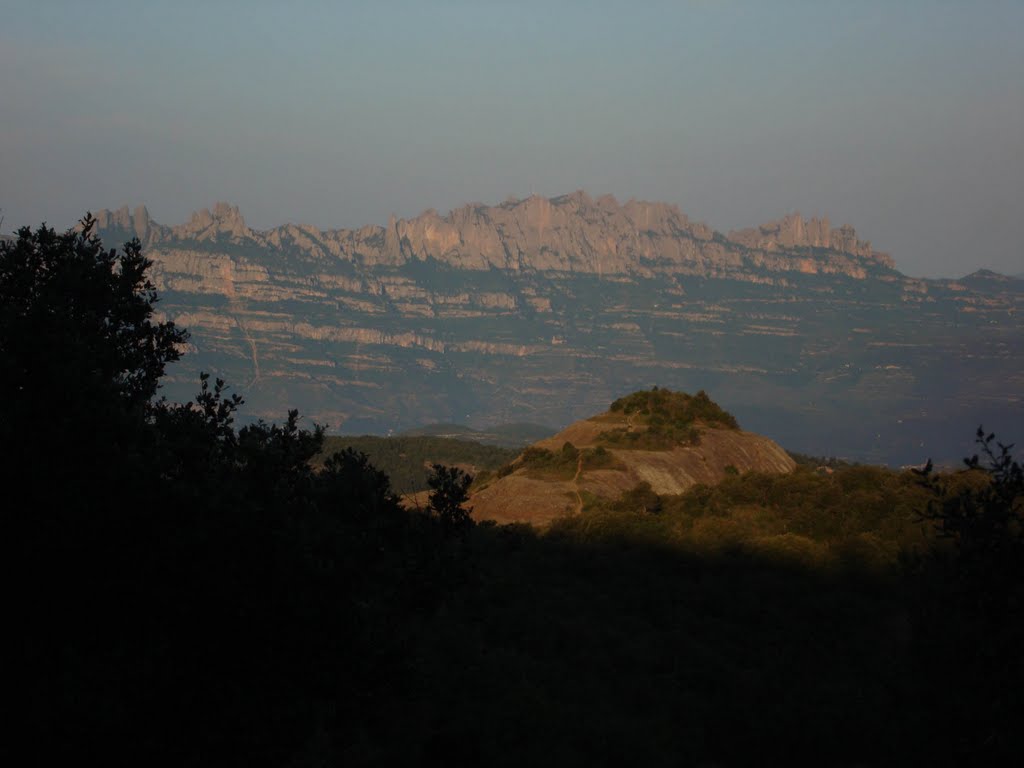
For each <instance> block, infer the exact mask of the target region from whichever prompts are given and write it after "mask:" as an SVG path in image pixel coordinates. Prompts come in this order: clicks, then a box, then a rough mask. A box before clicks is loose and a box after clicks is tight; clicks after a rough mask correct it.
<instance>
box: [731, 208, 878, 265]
mask: <svg viewBox="0 0 1024 768" xmlns="http://www.w3.org/2000/svg"><path fill="white" fill-rule="evenodd" d="M729 239H730V240H731V241H733V242H735V243H739V244H740V245H743V246H745V247H747V248H753V249H756V250H762V251H778V250H783V249H786V248H800V247H810V248H824V249H826V250H832V251H837V252H839V253H844V254H850V255H853V256H859V257H861V258H863V259H869V260H872V261H876V262H878V263H879V264H883V265H885V266H887V267H892V266H893V262H892V259H891V258H890V257H889V255H888V254H885V253H879V252H877V251H874V250H872V249H871V243H869V242H867V241H862V240H858V239H857V233H856V231H855V230H854V228H853V227H851V226H849V225H844V226H842V227H836V228H835V229H833V228H832V226H831V224H829V220H828V216H825V217H824V218H822V219H817V218H812V219H810V220H808V221H804V218H803V216H801V215H800V214H799V213H791V214H789V215H788V216H784V217H783V218H781V219H779V220H778V221H772V222H769V223H767V224H762V225H761V226H760V227H758V228H756V229H740V230H736V231H733V232H730V233H729Z"/></svg>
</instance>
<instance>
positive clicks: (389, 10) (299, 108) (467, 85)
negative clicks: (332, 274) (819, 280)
mask: <svg viewBox="0 0 1024 768" xmlns="http://www.w3.org/2000/svg"><path fill="white" fill-rule="evenodd" d="M1022 40H1024V2H1020V1H1019V0H1017V1H1016V2H999V0H986V1H985V2H977V0H975V1H974V2H943V1H942V0H930V1H928V2H913V1H910V0H905V1H904V0H901V1H900V2H894V1H893V0H889V2H871V1H869V0H858V2H848V1H847V2H830V1H828V0H817V1H816V2H810V1H808V2H790V1H786V0H775V1H772V2H766V1H765V0H758V1H756V2H730V1H729V0H718V1H716V0H704V1H703V2H698V1H697V0H693V1H692V2H682V1H681V0H680V1H677V2H639V1H638V0H634V2H617V1H615V0H592V1H591V2H571V1H564V2H555V0H548V2H532V1H529V0H520V1H519V2H487V1H486V0H438V1H437V2H428V1H427V0H418V1H416V2H412V1H408V2H403V1H400V0H374V1H373V2H348V3H345V2H290V3H287V4H286V3H277V2H275V3H266V2H260V1H257V0H249V1H248V2H244V3H243V2H231V3H228V2H217V0H204V1H203V2H191V1H186V0H177V2H174V3H155V2H154V3H150V2H138V0H135V2H117V1H115V0H94V1H93V2H81V1H80V0H73V1H71V2H56V1H54V2H48V1H47V0H30V1H25V2H19V1H17V0H15V2H11V1H10V0H2V1H0V208H2V209H3V215H4V216H5V217H6V221H5V222H4V225H3V229H4V231H10V230H11V229H12V227H14V226H16V225H20V224H29V223H32V224H35V223H38V222H39V221H42V220H44V219H45V220H46V221H48V222H49V223H50V224H52V225H54V226H59V227H63V226H68V225H70V224H71V223H73V222H74V221H75V220H76V219H77V218H78V217H79V216H81V215H82V213H84V211H85V210H86V209H93V210H95V209H97V208H103V207H117V206H120V205H122V204H125V203H127V204H129V205H136V204H139V203H145V204H147V205H148V206H149V209H150V213H151V214H152V215H153V217H154V218H155V219H156V220H158V221H160V222H163V223H167V224H174V223H178V222H181V221H183V220H185V218H186V217H187V216H188V214H189V213H190V212H191V211H192V210H194V209H196V208H201V207H205V206H208V205H211V204H212V203H213V202H214V201H216V200H227V201H230V202H233V203H236V204H238V205H239V206H240V207H241V209H242V213H243V214H244V215H245V216H246V218H247V220H248V222H249V223H250V225H252V226H255V227H257V228H267V227H271V226H276V225H278V224H282V223H285V222H288V221H294V222H301V223H309V224H315V225H317V226H320V227H324V228H327V227H336V226H359V225H362V224H369V223H376V224H383V223H384V222H385V221H386V220H387V217H388V215H389V214H390V213H392V212H394V213H396V214H398V215H399V216H411V215H415V214H417V213H419V212H420V211H422V210H423V209H425V208H437V209H438V210H441V211H445V210H447V209H449V208H451V207H453V206H457V205H460V204H462V203H465V202H477V201H479V202H486V203H497V202H501V201H502V200H504V199H505V198H506V197H508V196H510V195H514V196H525V195H527V194H530V193H531V192H536V193H539V194H544V195H556V194H562V193H565V192H570V191H573V190H575V189H579V188H583V189H586V190H587V191H589V192H591V193H592V194H594V195H597V194H602V193H605V192H610V193H612V194H614V195H616V196H617V197H618V198H619V199H620V200H626V199H628V198H629V197H638V198H645V199H650V200H664V201H668V202H674V203H678V204H679V205H680V207H681V208H682V209H683V211H684V212H686V213H688V214H689V215H690V216H691V217H692V218H696V219H701V220H704V221H707V222H708V223H709V224H711V225H712V226H714V227H716V228H718V229H722V230H727V229H730V228H734V227H741V226H753V225H755V224H758V223H761V222H763V221H767V220H770V219H774V218H777V217H779V216H781V215H783V214H785V213H787V212H790V211H794V210H799V211H800V212H801V213H803V214H805V215H820V214H827V215H829V216H830V218H831V219H832V221H833V223H834V224H842V223H849V224H853V225H854V226H855V227H857V229H858V232H859V233H860V235H861V237H863V238H867V239H870V240H871V241H872V242H873V244H874V245H875V247H876V248H879V249H881V250H886V251H889V252H890V253H892V255H893V256H894V258H895V259H896V262H897V266H898V267H899V268H901V269H902V270H903V271H905V272H908V273H910V274H913V275H928V276H933V275H948V276H958V275H962V274H965V273H967V272H969V271H972V270H974V269H976V268H978V267H990V268H994V269H998V270H1000V271H1004V272H1013V273H1016V272H1024V238H1022V237H1021V234H1020V232H1021V228H1022V224H1024V42H1022Z"/></svg>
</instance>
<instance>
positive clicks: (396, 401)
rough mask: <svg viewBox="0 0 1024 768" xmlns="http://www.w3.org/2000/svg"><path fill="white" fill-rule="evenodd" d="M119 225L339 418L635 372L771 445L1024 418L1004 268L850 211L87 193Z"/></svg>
mask: <svg viewBox="0 0 1024 768" xmlns="http://www.w3.org/2000/svg"><path fill="white" fill-rule="evenodd" d="M96 218H97V220H98V223H99V227H100V234H101V235H102V236H103V238H104V240H105V241H106V242H107V243H108V244H111V245H116V244H120V243H121V242H123V241H124V240H126V239H128V238H131V237H138V238H139V239H140V240H141V241H142V243H143V245H144V247H145V250H146V253H147V254H148V256H149V257H150V258H151V259H153V261H154V268H153V275H154V278H155V282H156V284H157V288H158V289H159V291H160V296H161V299H162V301H161V304H160V309H161V310H162V311H163V313H164V314H165V316H166V317H169V318H170V319H173V320H174V321H175V322H177V323H178V324H180V325H183V326H185V327H187V328H189V329H190V330H191V331H192V339H191V345H192V346H191V349H190V350H189V351H190V354H188V355H186V356H185V358H184V360H185V362H184V363H182V364H180V365H178V366H175V367H173V368H172V369H171V370H170V372H169V373H170V377H169V379H168V381H167V384H166V387H165V393H166V394H168V396H170V397H172V398H174V397H181V398H184V397H188V396H190V395H191V393H192V392H193V390H194V388H195V381H196V377H197V374H198V372H199V371H200V370H210V371H213V372H214V373H216V374H218V375H222V376H223V377H224V378H226V379H227V380H228V381H231V382H234V383H235V384H236V385H237V386H238V387H239V389H241V390H242V391H244V392H245V393H246V398H247V401H248V410H249V411H250V412H252V413H255V414H257V415H260V416H264V417H267V418H272V417H274V416H275V415H277V414H279V413H281V412H282V411H283V409H285V408H287V407H292V406H294V407H298V408H299V409H300V411H301V412H302V413H303V414H304V415H305V416H306V417H307V418H309V419H311V420H315V421H317V422H319V423H326V424H328V425H329V427H330V428H331V429H334V430H337V429H342V430H344V431H345V432H347V433H357V432H371V433H378V434H380V433H386V432H388V431H389V430H394V431H396V432H398V431H401V430H405V429H410V428H415V427H418V426H420V425H422V424H424V423H428V422H443V423H454V424H462V425H469V426H471V427H473V428H474V429H478V430H484V431H486V430H487V429H489V428H491V427H493V426H495V425H499V424H504V423H510V422H531V423H538V424H545V425H549V426H550V427H552V428H557V427H558V426H559V425H564V424H568V423H571V422H573V421H576V420H579V419H582V418H586V417H587V416H588V415H590V414H593V413H595V412H597V411H599V410H600V409H601V408H603V407H604V405H605V404H607V403H608V402H609V401H610V400H612V399H613V398H614V397H616V396H617V394H618V393H621V392H624V391H625V392H628V391H633V390H636V389H646V388H648V387H650V386H651V385H652V384H658V385H661V386H667V387H670V388H673V389H681V390H686V391H691V392H693V391H697V390H699V389H706V390H708V391H713V392H714V393H715V396H716V398H717V399H718V400H720V402H722V403H723V404H724V405H726V406H727V407H728V408H729V410H730V411H731V412H733V413H735V414H736V415H737V417H738V418H740V419H741V420H742V422H743V423H744V424H745V425H746V426H748V427H749V428H751V429H753V430H755V431H756V432H759V433H762V434H769V435H771V436H772V437H773V438H774V439H776V440H778V441H780V442H781V443H782V444H784V445H785V446H786V447H787V448H789V449H791V450H796V451H802V452H806V453H810V454H814V455H841V456H845V457H847V458H851V459H857V460H862V461H876V462H888V463H893V464H900V463H919V462H921V461H922V460H923V459H924V458H926V457H927V456H932V457H934V458H936V459H940V460H941V459H946V458H953V459H958V458H959V457H960V456H962V455H965V453H967V452H968V451H969V450H970V443H969V440H970V436H971V435H972V434H973V433H974V430H975V428H976V427H977V425H978V424H979V423H985V424H996V423H999V424H1005V425H1007V426H1008V429H1007V434H1008V436H1010V435H1016V434H1020V432H1021V431H1022V430H1021V427H1022V426H1024V402H1022V400H1021V395H1020V392H1022V391H1024V345H1022V344H1021V343H1020V340H1021V338H1022V337H1024V319H1022V318H1024V313H1022V312H1021V310H1022V308H1024V288H1022V284H1021V282H1020V281H1016V280H996V279H991V278H989V277H987V276H978V275H972V276H970V277H968V278H964V279H962V280H926V279H917V278H911V277H907V276H905V275H903V274H901V273H900V272H899V271H897V270H896V269H895V268H894V263H893V261H892V259H891V258H890V257H889V256H887V255H885V254H883V253H879V252H878V251H876V250H875V249H874V248H873V247H872V246H871V244H870V243H868V242H866V241H863V240H861V239H860V238H859V236H858V235H857V233H856V232H855V231H854V230H853V229H852V228H851V227H848V226H840V227H834V226H832V224H831V223H830V222H829V221H828V220H827V219H815V218H812V219H805V218H803V217H802V216H800V215H799V214H791V215H788V216H786V217H784V218H783V219H781V220H779V221H776V222H771V223H768V224H765V225H762V226H760V227H756V228H752V229H744V230H737V231H734V232H729V233H721V232H716V231H715V230H713V229H711V228H710V227H709V226H707V225H706V224H702V223H699V222H693V221H691V220H690V219H688V218H687V217H686V216H685V215H684V214H683V213H682V212H680V211H679V209H678V208H676V207H675V206H672V205H667V204H664V203H651V202H641V201H636V200H630V201H628V202H626V203H623V204H620V203H619V202H618V201H616V200H615V199H614V198H613V197H611V196H604V197H599V198H597V199H592V198H591V197H589V196H588V195H587V194H586V193H583V192H577V193H574V194H571V195H565V196H562V197H555V198H551V199H547V198H542V197H538V196H532V197H529V198H526V199H523V200H509V201H508V202H506V203H503V204H501V205H496V206H487V205H481V204H474V205H467V206H463V207H461V208H457V209H455V210H453V211H451V212H450V213H449V214H447V215H446V216H442V215H440V214H438V213H437V212H435V211H427V212H425V213H423V214H421V215H420V216H417V217H415V218H412V219H395V218H393V219H392V220H391V221H389V222H388V224H387V226H384V227H380V226H367V227H362V228H360V229H339V230H327V231H324V230H320V229H317V228H314V227H309V226H299V225H294V224H287V225H284V226H281V227H277V228H274V229H270V230H265V231H258V230H254V229H252V228H250V227H249V226H248V225H247V224H246V223H245V220H244V218H243V217H242V215H241V213H240V212H239V210H238V209H237V208H235V207H233V206H230V205H227V204H223V203H219V204H217V205H216V206H214V208H213V209H212V210H202V211H199V212H197V213H196V214H194V215H193V216H192V218H191V219H190V221H189V222H187V223H185V224H182V225H179V226H174V227H169V226H165V225H162V224H159V223H157V222H154V221H153V220H152V219H151V217H150V215H149V213H148V211H147V210H146V209H145V208H144V207H140V208H136V209H135V210H134V211H129V209H128V208H122V209H121V210H119V211H113V212H111V211H100V212H99V213H98V214H97V216H96Z"/></svg>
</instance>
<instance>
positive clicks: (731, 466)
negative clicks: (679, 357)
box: [470, 388, 796, 526]
mask: <svg viewBox="0 0 1024 768" xmlns="http://www.w3.org/2000/svg"><path fill="white" fill-rule="evenodd" d="M795 467H796V462H795V461H794V460H793V459H792V458H791V457H790V456H789V454H788V453H786V451H784V450H783V449H782V448H781V447H779V446H778V445H777V444H776V443H775V442H773V441H772V440H769V439H768V438H766V437H762V436H760V435H755V434H753V433H751V432H744V431H742V430H741V429H740V428H739V425H738V424H737V423H736V420H735V419H734V418H733V417H732V416H731V414H728V413H726V412H725V411H723V410H722V409H721V408H720V407H719V406H718V405H717V404H715V403H714V402H712V401H711V400H710V399H709V398H708V396H707V395H706V394H705V393H704V392H698V393H697V395H695V396H690V395H687V394H685V393H682V392H670V391H669V390H665V389H657V388H655V389H654V390H652V391H646V392H636V393H634V394H632V395H629V396H627V397H623V398H619V399H618V400H616V401H615V402H614V403H612V405H611V408H610V409H609V410H608V411H606V412H604V413H601V414H599V415H597V416H593V417H591V418H589V419H585V420H583V421H578V422H576V423H574V424H571V425H569V426H568V427H566V428H565V429H564V430H562V431H561V432H559V433H558V434H557V435H555V436H553V437H550V438H547V439H545V440H541V441H540V442H538V443H536V444H534V445H532V446H530V447H529V448H527V449H526V450H525V451H524V452H523V453H522V454H520V455H519V456H518V457H516V459H515V461H513V462H511V463H510V464H508V465H506V466H505V467H502V468H501V469H499V470H498V472H497V473H495V474H493V475H492V474H491V473H485V474H481V475H479V476H478V477H477V481H476V483H475V485H474V489H473V492H472V495H471V500H470V501H471V504H472V506H473V516H474V517H475V518H476V519H478V520H495V521H497V522H499V523H532V524H534V525H542V526H543V525H545V524H547V523H550V522H552V521H553V520H556V519H558V518H562V517H565V516H567V515H576V514H579V513H581V512H583V510H584V507H586V506H587V504H588V502H590V501H593V500H604V501H615V500H617V499H620V498H621V497H622V496H623V494H626V493H628V492H631V491H634V492H635V491H636V489H640V491H641V492H642V493H654V494H658V495H675V494H680V493H683V492H684V491H686V490H688V489H689V488H691V487H693V486H694V485H696V484H698V483H703V484H705V485H713V484H715V483H718V482H719V481H721V480H722V479H723V478H725V477H726V476H728V475H730V474H732V475H738V474H740V473H743V472H749V471H753V472H761V473H769V474H776V473H787V472H791V471H792V470H793V469H794V468H795Z"/></svg>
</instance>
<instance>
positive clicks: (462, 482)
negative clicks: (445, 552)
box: [427, 464, 473, 531]
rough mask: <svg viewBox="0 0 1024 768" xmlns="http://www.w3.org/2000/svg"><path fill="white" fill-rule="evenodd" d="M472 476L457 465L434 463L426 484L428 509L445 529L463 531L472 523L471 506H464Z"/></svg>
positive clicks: (467, 498)
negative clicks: (428, 493)
mask: <svg viewBox="0 0 1024 768" xmlns="http://www.w3.org/2000/svg"><path fill="white" fill-rule="evenodd" d="M472 482H473V477H472V476H471V475H468V474H466V473H465V472H463V471H462V470H461V469H459V468H458V467H445V466H442V465H441V464H434V465H433V467H432V468H431V473H430V477H428V478H427V485H429V486H430V497H429V498H430V511H431V512H432V513H433V514H435V515H437V517H438V519H439V520H440V521H441V525H442V526H444V528H445V529H446V530H450V531H463V530H465V529H466V528H469V527H470V526H472V525H473V518H471V517H470V513H471V512H472V511H473V510H472V508H468V509H467V508H466V506H465V504H466V502H467V501H468V500H469V486H470V484H471V483H472Z"/></svg>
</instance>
